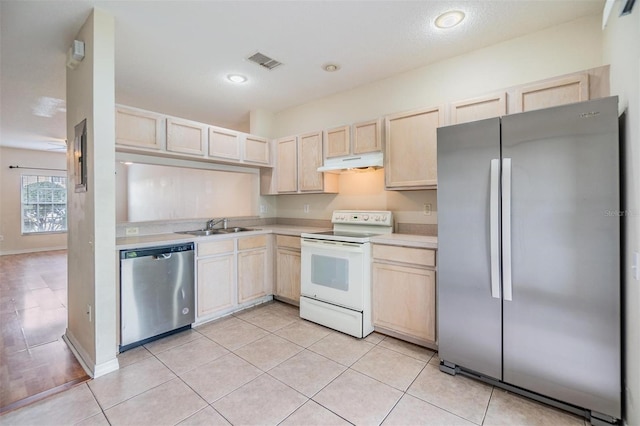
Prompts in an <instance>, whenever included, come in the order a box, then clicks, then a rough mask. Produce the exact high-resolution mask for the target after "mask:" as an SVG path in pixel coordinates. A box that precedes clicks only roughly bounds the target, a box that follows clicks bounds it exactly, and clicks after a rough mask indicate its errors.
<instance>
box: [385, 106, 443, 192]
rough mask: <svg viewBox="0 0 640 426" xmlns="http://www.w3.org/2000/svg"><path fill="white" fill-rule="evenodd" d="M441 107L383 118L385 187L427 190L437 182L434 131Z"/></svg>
mask: <svg viewBox="0 0 640 426" xmlns="http://www.w3.org/2000/svg"><path fill="white" fill-rule="evenodd" d="M443 121H444V114H443V108H442V107H437V108H428V109H421V110H416V111H411V112H404V113H401V114H394V115H390V116H387V117H386V118H385V133H386V144H385V151H384V164H385V169H384V180H385V187H386V188H387V189H391V190H409V189H429V188H435V187H436V185H437V158H436V147H437V134H436V129H437V128H438V127H440V126H441V125H442V124H443Z"/></svg>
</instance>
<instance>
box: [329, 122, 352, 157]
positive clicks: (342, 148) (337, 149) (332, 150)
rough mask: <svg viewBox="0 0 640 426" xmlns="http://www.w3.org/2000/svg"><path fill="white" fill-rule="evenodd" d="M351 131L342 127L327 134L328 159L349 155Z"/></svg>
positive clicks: (347, 127) (346, 127)
mask: <svg viewBox="0 0 640 426" xmlns="http://www.w3.org/2000/svg"><path fill="white" fill-rule="evenodd" d="M350 136H351V135H350V129H349V126H342V127H338V128H335V129H331V130H327V131H326V132H325V139H326V142H327V154H326V157H327V158H332V157H341V156H345V155H349V154H350V153H351V152H350V149H351V145H350V143H351V142H350Z"/></svg>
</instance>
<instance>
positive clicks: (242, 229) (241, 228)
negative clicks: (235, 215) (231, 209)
mask: <svg viewBox="0 0 640 426" xmlns="http://www.w3.org/2000/svg"><path fill="white" fill-rule="evenodd" d="M218 231H220V232H224V233H227V234H231V233H234V232H246V231H255V229H253V228H243V227H240V226H236V227H235V228H227V229H219V230H218Z"/></svg>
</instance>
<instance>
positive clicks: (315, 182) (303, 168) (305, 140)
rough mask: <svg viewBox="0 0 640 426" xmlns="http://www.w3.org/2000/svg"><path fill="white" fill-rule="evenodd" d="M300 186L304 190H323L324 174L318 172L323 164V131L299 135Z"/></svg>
mask: <svg viewBox="0 0 640 426" xmlns="http://www.w3.org/2000/svg"><path fill="white" fill-rule="evenodd" d="M299 138H300V140H299V144H300V150H299V152H298V185H299V186H298V187H299V189H300V191H301V192H304V191H322V190H323V189H324V176H323V174H322V173H320V172H318V167H320V166H322V132H315V133H308V134H306V135H301V136H299Z"/></svg>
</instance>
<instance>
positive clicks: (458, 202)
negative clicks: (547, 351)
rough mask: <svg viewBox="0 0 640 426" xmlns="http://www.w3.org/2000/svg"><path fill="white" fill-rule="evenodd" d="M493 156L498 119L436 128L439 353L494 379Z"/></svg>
mask: <svg viewBox="0 0 640 426" xmlns="http://www.w3.org/2000/svg"><path fill="white" fill-rule="evenodd" d="M499 158H500V121H499V119H497V118H496V119H489V120H482V121H476V122H473V123H467V124H461V125H456V126H449V127H442V128H439V129H438V273H437V281H438V306H437V312H438V351H439V356H440V358H441V359H443V360H445V361H448V362H452V363H454V364H457V365H461V366H463V367H466V368H467V369H470V370H474V371H476V372H478V373H482V374H484V375H486V376H489V377H493V378H496V379H501V377H502V364H501V362H502V350H501V347H502V323H501V300H500V288H499V286H500V282H499V278H500V277H499V264H498V263H497V262H498V261H499V258H497V256H498V251H497V249H498V247H497V246H496V244H499V242H498V237H499V234H497V232H498V230H499V228H497V227H498V224H499V222H498V219H499V218H498V216H497V215H498V213H499V210H498V209H499V204H498V201H499V200H498V195H499V194H498V193H497V190H498V186H497V185H498V177H499V174H498V173H499V168H497V167H499ZM492 160H493V165H494V168H493V173H492V170H491V166H492ZM492 181H493V184H494V185H493V198H494V201H495V203H494V205H493V207H491V206H490V199H491V196H492V188H491V182H492ZM491 212H493V216H494V217H493V227H492V226H491V224H492V220H491ZM492 231H493V236H494V238H493V239H494V241H493V242H494V244H493V245H494V256H493V259H492V256H491V247H492V241H491V235H492ZM492 262H493V263H492ZM492 264H493V265H494V268H493V269H494V276H493V290H492V268H491V266H492ZM496 274H497V275H496ZM496 286H497V287H496Z"/></svg>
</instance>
